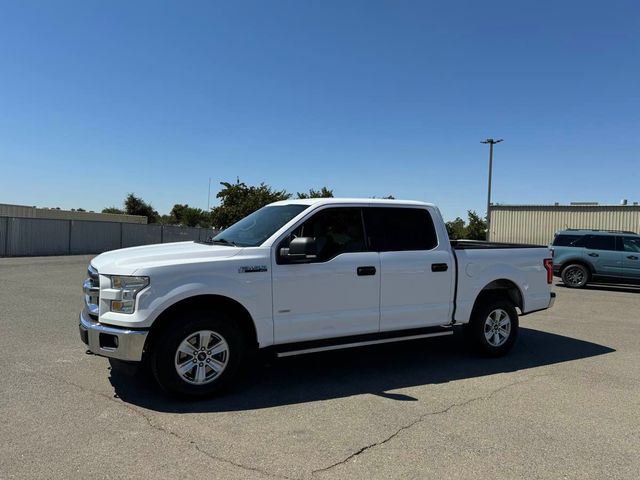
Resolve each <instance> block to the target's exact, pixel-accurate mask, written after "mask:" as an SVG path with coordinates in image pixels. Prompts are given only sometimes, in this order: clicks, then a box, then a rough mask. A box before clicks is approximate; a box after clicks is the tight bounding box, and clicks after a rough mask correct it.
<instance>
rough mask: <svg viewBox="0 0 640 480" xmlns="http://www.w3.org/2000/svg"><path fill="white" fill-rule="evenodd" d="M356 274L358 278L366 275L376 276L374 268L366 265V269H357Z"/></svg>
mask: <svg viewBox="0 0 640 480" xmlns="http://www.w3.org/2000/svg"><path fill="white" fill-rule="evenodd" d="M356 272H358V276H359V277H366V276H367V275H375V274H376V267H374V266H371V265H368V266H366V267H358V269H357V270H356Z"/></svg>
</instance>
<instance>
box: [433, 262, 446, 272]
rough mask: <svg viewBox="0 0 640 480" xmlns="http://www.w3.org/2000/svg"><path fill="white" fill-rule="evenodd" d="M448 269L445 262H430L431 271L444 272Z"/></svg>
mask: <svg viewBox="0 0 640 480" xmlns="http://www.w3.org/2000/svg"><path fill="white" fill-rule="evenodd" d="M448 269H449V265H447V264H446V263H432V264H431V271H432V272H446V271H447V270H448Z"/></svg>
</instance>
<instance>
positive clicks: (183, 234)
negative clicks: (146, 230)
mask: <svg viewBox="0 0 640 480" xmlns="http://www.w3.org/2000/svg"><path fill="white" fill-rule="evenodd" d="M162 229H163V232H162V243H170V242H187V241H193V240H195V241H197V240H198V239H199V237H200V230H201V229H200V228H196V227H176V226H173V225H164V226H163V227H162Z"/></svg>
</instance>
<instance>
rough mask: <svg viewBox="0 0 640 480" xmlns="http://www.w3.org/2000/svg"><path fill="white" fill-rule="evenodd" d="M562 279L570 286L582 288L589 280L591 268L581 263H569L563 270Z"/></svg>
mask: <svg viewBox="0 0 640 480" xmlns="http://www.w3.org/2000/svg"><path fill="white" fill-rule="evenodd" d="M562 281H563V282H564V284H565V285H566V286H567V287H569V288H582V287H584V286H585V285H586V284H587V282H588V281H589V270H587V267H585V266H584V265H580V264H579V263H574V264H571V265H567V266H566V267H565V268H564V269H563V270H562Z"/></svg>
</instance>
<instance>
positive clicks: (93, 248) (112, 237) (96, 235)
mask: <svg viewBox="0 0 640 480" xmlns="http://www.w3.org/2000/svg"><path fill="white" fill-rule="evenodd" d="M120 225H121V224H119V223H112V222H91V221H85V220H71V251H70V253H71V254H72V255H78V254H81V253H98V252H106V251H108V250H116V249H118V248H120V228H121V227H120Z"/></svg>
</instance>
